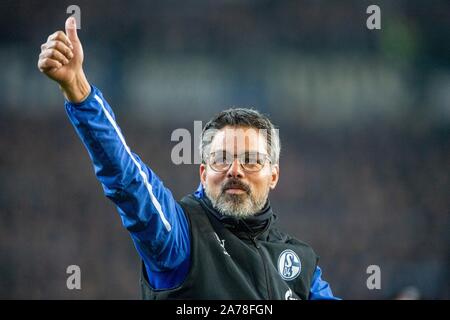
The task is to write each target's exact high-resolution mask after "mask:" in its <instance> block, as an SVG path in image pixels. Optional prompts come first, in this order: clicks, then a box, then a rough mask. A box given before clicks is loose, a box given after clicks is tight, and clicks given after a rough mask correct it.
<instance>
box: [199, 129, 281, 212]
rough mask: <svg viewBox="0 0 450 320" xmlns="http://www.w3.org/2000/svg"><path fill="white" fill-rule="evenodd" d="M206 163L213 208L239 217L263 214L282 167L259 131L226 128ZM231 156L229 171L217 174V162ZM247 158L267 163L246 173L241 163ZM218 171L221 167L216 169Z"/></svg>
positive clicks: (217, 136)
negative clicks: (213, 164) (273, 161)
mask: <svg viewBox="0 0 450 320" xmlns="http://www.w3.org/2000/svg"><path fill="white" fill-rule="evenodd" d="M208 151H209V152H208V155H209V156H208V155H207V159H206V164H201V165H200V179H201V182H202V184H203V186H204V188H205V192H206V195H207V196H208V198H209V199H210V200H211V202H212V204H213V206H214V207H215V208H216V209H217V210H218V211H219V212H221V213H222V214H225V215H232V216H238V217H247V216H251V215H253V214H255V213H257V212H258V211H260V210H261V209H262V208H263V206H264V204H265V203H266V201H267V197H268V195H269V191H270V189H273V188H275V186H276V184H277V182H278V176H279V167H278V165H276V164H271V162H270V157H268V156H269V155H268V152H267V141H266V138H265V135H264V134H263V133H262V132H260V131H259V130H258V129H254V128H247V127H230V126H227V127H224V128H223V129H221V130H219V131H217V133H216V134H215V136H214V138H213V140H212V141H211V144H210V149H209V150H208ZM223 154H227V155H228V159H231V160H228V162H229V163H230V162H232V163H231V165H230V167H229V168H227V166H226V165H225V166H224V167H225V170H223V171H217V170H214V169H213V168H212V167H211V164H212V163H213V162H214V159H217V155H219V158H220V157H221V155H223ZM243 155H245V156H247V157H248V156H250V158H251V159H250V160H251V161H252V159H254V158H252V157H254V155H259V156H262V157H263V158H261V157H260V158H259V160H261V159H263V161H264V164H263V165H262V169H261V170H259V171H248V170H245V169H246V168H243V167H242V165H241V162H245V161H240V160H238V159H236V158H234V156H238V157H239V158H240V159H241V160H243V159H248V158H245V157H242V156H243ZM215 169H217V168H215Z"/></svg>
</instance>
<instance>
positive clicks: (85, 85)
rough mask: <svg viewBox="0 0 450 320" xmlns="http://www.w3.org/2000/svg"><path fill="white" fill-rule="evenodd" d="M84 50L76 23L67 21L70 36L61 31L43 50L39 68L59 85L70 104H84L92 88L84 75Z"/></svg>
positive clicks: (71, 18) (73, 19)
mask: <svg viewBox="0 0 450 320" xmlns="http://www.w3.org/2000/svg"><path fill="white" fill-rule="evenodd" d="M83 58H84V56H83V47H82V46H81V42H80V39H79V38H78V35H77V26H76V20H75V18H73V17H70V18H68V19H67V20H66V33H64V32H63V31H57V32H55V33H53V34H52V35H50V36H49V37H48V39H47V42H46V43H44V44H42V46H41V54H40V55H39V61H38V68H39V70H40V71H41V72H43V73H44V74H46V75H47V76H48V77H49V78H50V79H52V80H54V81H56V82H58V83H59V85H60V88H61V90H62V91H63V93H64V95H65V97H66V99H67V100H69V101H71V102H81V101H83V100H84V99H85V98H86V97H87V96H88V95H89V93H90V90H91V86H90V85H89V82H88V81H87V79H86V76H85V74H84V71H83Z"/></svg>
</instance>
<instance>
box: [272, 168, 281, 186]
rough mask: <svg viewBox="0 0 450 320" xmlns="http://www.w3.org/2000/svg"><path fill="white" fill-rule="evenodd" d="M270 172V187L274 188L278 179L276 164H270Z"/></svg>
mask: <svg viewBox="0 0 450 320" xmlns="http://www.w3.org/2000/svg"><path fill="white" fill-rule="evenodd" d="M271 170H272V174H271V180H270V189H272V190H273V189H275V187H276V185H277V183H278V179H279V178H280V167H279V165H278V164H274V165H272V168H271Z"/></svg>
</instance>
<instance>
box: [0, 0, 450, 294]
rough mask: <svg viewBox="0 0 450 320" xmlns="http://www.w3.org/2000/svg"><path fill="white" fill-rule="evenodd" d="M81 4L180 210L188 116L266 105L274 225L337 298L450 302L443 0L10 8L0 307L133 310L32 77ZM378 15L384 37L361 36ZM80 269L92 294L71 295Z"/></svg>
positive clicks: (115, 90)
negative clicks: (34, 302) (59, 302)
mask: <svg viewBox="0 0 450 320" xmlns="http://www.w3.org/2000/svg"><path fill="white" fill-rule="evenodd" d="M72 4H76V5H78V6H79V7H80V8H81V30H79V36H80V38H81V40H82V43H83V45H84V50H85V70H86V73H87V76H88V79H89V80H90V82H91V83H92V84H94V85H96V86H97V87H99V88H100V89H101V90H102V91H103V94H104V96H105V97H106V98H107V100H108V101H109V103H110V105H111V106H112V107H113V109H114V110H115V112H116V116H117V118H118V123H119V125H120V126H121V128H122V131H123V132H124V134H125V137H126V139H127V141H128V144H129V145H130V146H131V148H132V149H133V151H134V152H136V153H138V154H139V155H140V156H141V158H142V159H143V160H144V161H145V162H146V163H147V164H148V165H149V166H150V167H151V168H152V169H153V170H154V171H155V172H156V173H157V174H158V175H159V176H160V177H161V178H162V179H163V180H164V181H165V184H166V186H167V187H169V188H170V189H171V190H172V192H173V194H174V195H175V196H176V198H181V197H182V196H183V195H185V194H187V193H190V192H192V191H194V190H195V188H196V187H197V186H198V183H199V179H198V165H179V166H176V165H174V164H173V163H172V162H171V158H170V155H171V150H172V148H173V147H174V146H175V145H176V143H177V142H174V141H171V133H172V132H173V131H174V130H175V129H177V128H186V129H188V130H189V131H190V132H191V133H192V135H193V139H195V138H197V137H195V136H194V132H193V128H194V123H193V121H194V120H197V121H199V120H200V121H203V124H204V123H205V122H206V121H207V120H208V119H209V118H210V117H211V116H212V115H214V114H215V113H216V112H218V111H220V110H222V109H224V108H227V107H230V106H246V107H254V108H257V109H258V110H260V111H262V112H264V113H267V114H268V115H269V116H270V117H271V118H272V119H273V121H274V123H276V125H277V126H278V127H279V129H280V135H281V142H282V152H281V164H280V165H281V179H280V182H279V185H278V187H277V189H276V190H275V191H274V192H273V193H272V194H271V202H272V205H273V208H274V211H275V212H276V213H277V214H278V216H279V218H280V219H279V223H280V225H281V226H282V228H283V229H285V230H286V231H288V232H289V233H291V234H292V235H294V236H296V237H298V238H299V239H301V240H303V241H305V242H307V243H309V244H310V245H311V246H312V247H313V248H314V249H315V251H316V252H317V253H318V254H319V255H320V256H321V260H320V266H321V267H322V269H323V273H324V278H325V279H326V280H327V281H329V282H330V284H331V286H332V289H333V291H334V293H335V294H336V295H338V296H339V297H342V298H345V299H394V298H399V297H404V296H407V294H406V293H405V292H408V293H409V292H413V293H414V294H413V295H412V297H413V298H421V299H449V298H450V290H449V289H450V286H449V284H450V272H449V271H450V250H449V243H450V237H449V230H450V228H449V227H450V220H449V213H450V212H449V208H450V201H449V189H450V188H449V173H450V170H449V165H450V152H449V142H450V3H449V2H448V1H438V0H435V1H411V0H408V1H406V0H404V1H370V2H369V1H356V0H355V1H331V0H328V1H317V0H316V1H312V0H311V1H304V0H282V1H269V0H240V1H238V0H214V1H206V0H204V1H203V0H197V1H174V0H169V1H135V0H131V1H117V0H116V1H81V0H77V1H76V2H68V1H58V2H55V1H32V0H27V1H25V0H16V1H12V0H2V1H1V2H0V61H1V63H2V68H1V71H0V298H3V299H46V298H47V299H93V298H95V299H135V298H136V299H137V298H139V297H140V294H139V283H138V279H139V258H138V255H137V253H136V252H135V250H134V247H133V244H132V242H131V239H130V238H129V236H128V234H127V232H126V230H125V229H123V228H122V226H121V223H120V219H119V217H118V214H117V213H116V210H115V208H114V206H113V205H112V204H111V203H110V202H109V201H108V200H107V199H106V198H105V197H104V196H103V193H102V189H101V186H100V185H99V183H98V182H97V181H96V179H95V177H94V173H93V169H92V165H91V164H90V161H89V159H88V155H87V153H86V151H85V149H84V147H83V146H82V144H81V143H80V142H79V140H78V138H77V136H76V134H75V132H74V130H73V128H72V127H71V125H70V123H69V121H68V119H67V117H66V114H65V111H64V107H63V98H62V95H61V93H60V91H59V89H58V86H57V85H56V84H55V83H53V82H51V81H50V80H47V79H46V78H45V77H44V76H43V75H42V74H40V73H39V71H38V69H37V67H36V63H37V59H38V55H39V52H40V45H41V44H42V43H43V42H45V41H46V38H47V36H48V35H49V34H51V33H53V32H54V31H56V30H63V29H64V21H65V19H66V18H67V17H68V14H67V13H66V8H67V7H68V6H69V5H72ZM370 4H377V5H379V6H380V8H381V30H368V29H367V27H366V19H367V18H368V16H369V15H368V14H367V13H366V8H367V7H368V6H369V5H370ZM72 264H75V265H79V266H80V268H81V274H82V282H81V285H82V289H81V290H68V289H67V287H66V279H67V277H68V275H67V274H66V268H67V266H69V265H72ZM369 265H378V266H379V267H380V269H381V289H380V290H369V289H368V288H367V286H366V280H367V278H368V277H369V275H368V274H367V273H366V269H367V267H368V266H369ZM404 293H405V294H404ZM409 297H411V295H409Z"/></svg>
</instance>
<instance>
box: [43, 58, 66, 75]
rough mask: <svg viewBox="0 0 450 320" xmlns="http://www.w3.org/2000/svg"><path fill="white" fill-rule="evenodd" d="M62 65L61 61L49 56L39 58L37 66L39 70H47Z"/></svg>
mask: <svg viewBox="0 0 450 320" xmlns="http://www.w3.org/2000/svg"><path fill="white" fill-rule="evenodd" d="M61 67H62V64H61V62H59V61H57V60H53V59H50V58H43V59H39V62H38V68H39V70H41V72H45V71H49V70H51V69H59V68H61Z"/></svg>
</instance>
